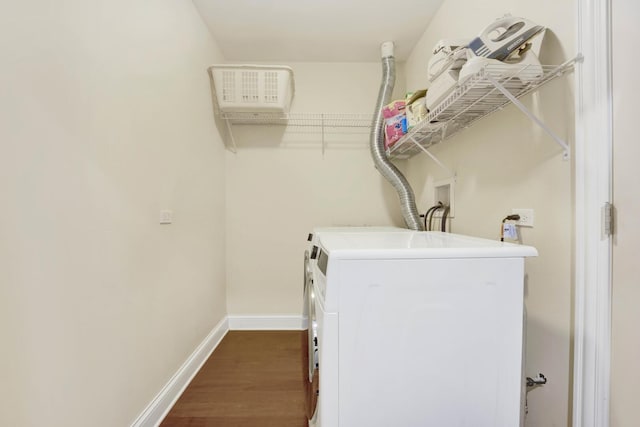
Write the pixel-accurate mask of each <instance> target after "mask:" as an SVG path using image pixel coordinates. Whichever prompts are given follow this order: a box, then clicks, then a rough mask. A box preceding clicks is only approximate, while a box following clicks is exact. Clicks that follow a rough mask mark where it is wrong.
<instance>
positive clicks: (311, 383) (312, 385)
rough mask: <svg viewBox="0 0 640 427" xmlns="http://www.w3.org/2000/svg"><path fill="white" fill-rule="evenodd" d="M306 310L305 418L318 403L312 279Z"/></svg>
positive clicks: (315, 321) (313, 410)
mask: <svg viewBox="0 0 640 427" xmlns="http://www.w3.org/2000/svg"><path fill="white" fill-rule="evenodd" d="M307 291H308V292H307V296H308V297H307V310H308V313H309V322H308V326H307V338H308V342H307V349H308V358H309V363H308V368H309V369H308V372H307V375H308V376H307V384H306V390H307V418H309V419H311V418H312V417H313V416H314V413H315V410H316V406H317V403H318V393H319V380H320V369H319V366H318V319H317V317H316V304H315V298H316V295H315V292H314V290H313V280H312V279H310V281H309V284H308V287H307Z"/></svg>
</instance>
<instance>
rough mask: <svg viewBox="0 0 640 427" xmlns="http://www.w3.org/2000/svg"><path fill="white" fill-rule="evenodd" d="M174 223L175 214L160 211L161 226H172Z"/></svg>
mask: <svg viewBox="0 0 640 427" xmlns="http://www.w3.org/2000/svg"><path fill="white" fill-rule="evenodd" d="M172 222H173V212H172V211H169V210H162V211H160V224H171V223H172Z"/></svg>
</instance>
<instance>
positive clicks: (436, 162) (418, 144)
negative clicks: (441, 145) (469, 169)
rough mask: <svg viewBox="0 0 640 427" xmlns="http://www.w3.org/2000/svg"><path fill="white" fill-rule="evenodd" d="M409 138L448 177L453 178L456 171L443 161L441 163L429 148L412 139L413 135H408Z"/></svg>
mask: <svg viewBox="0 0 640 427" xmlns="http://www.w3.org/2000/svg"><path fill="white" fill-rule="evenodd" d="M409 140H410V141H411V142H413V143H414V144H415V145H416V146H417V147H418V148H420V149H421V150H422V151H424V153H425V154H426V155H427V156H429V157H430V158H431V160H433V161H434V162H435V164H436V165H438V166H440V167H441V168H442V169H443V170H445V171H446V172H447V173H448V174H449V177H450V178H455V176H456V173H455V172H454V171H452V170H451V169H449V168H448V167H447V166H446V165H445V164H444V163H442V162H441V161H440V160H439V159H438V158H437V157H436V156H434V155H433V154H432V153H431V152H430V151H429V150H427V149H426V148H424V147H423V146H422V145H421V144H420V143H419V142H418V141H416V140H415V139H414V137H413V136H410V137H409Z"/></svg>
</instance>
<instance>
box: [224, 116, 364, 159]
mask: <svg viewBox="0 0 640 427" xmlns="http://www.w3.org/2000/svg"><path fill="white" fill-rule="evenodd" d="M219 117H220V118H221V119H222V120H224V122H225V123H226V125H227V130H228V141H227V142H226V144H227V147H228V148H229V149H230V150H231V151H233V152H235V151H236V143H235V139H234V137H233V129H232V126H235V125H262V126H287V127H288V128H310V131H311V132H315V133H319V134H320V135H321V138H322V146H323V150H324V145H325V133H326V134H329V133H331V134H335V133H354V132H358V133H368V132H369V129H370V128H371V123H372V121H373V114H352V113H330V114H327V113H265V112H260V113H247V112H224V113H219Z"/></svg>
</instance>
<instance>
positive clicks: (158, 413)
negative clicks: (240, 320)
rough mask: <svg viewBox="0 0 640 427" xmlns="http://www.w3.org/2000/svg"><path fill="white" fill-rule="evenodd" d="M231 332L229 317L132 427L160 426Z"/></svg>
mask: <svg viewBox="0 0 640 427" xmlns="http://www.w3.org/2000/svg"><path fill="white" fill-rule="evenodd" d="M228 331H229V321H228V319H227V317H225V318H224V319H222V320H221V321H220V322H219V323H218V324H217V325H216V326H215V327H214V328H213V329H212V330H211V332H210V333H209V335H207V337H206V338H205V339H204V340H203V341H202V342H201V343H200V345H199V346H198V347H197V348H196V349H195V351H194V352H193V353H191V356H189V358H187V360H186V361H185V362H184V363H183V364H182V366H181V367H180V369H178V371H177V372H176V373H175V374H174V375H173V377H171V379H170V380H169V382H167V384H166V385H165V386H164V387H163V388H162V390H160V393H158V395H157V396H156V397H155V398H154V399H153V400H152V401H151V403H149V405H148V406H147V407H146V408H145V410H144V411H142V413H141V414H140V416H139V417H138V418H137V419H136V420H135V421H134V422H133V424H132V425H131V427H155V426H158V425H160V423H161V422H162V420H163V419H164V417H166V415H167V414H168V413H169V410H171V408H172V407H173V405H174V404H175V403H176V401H177V400H178V398H179V397H180V396H181V395H182V393H183V392H184V390H185V389H186V388H187V386H188V385H189V383H190V382H191V380H192V379H193V377H195V375H196V374H197V373H198V371H199V370H200V368H201V367H202V365H204V362H206V361H207V359H208V358H209V356H210V355H211V353H213V350H215V349H216V347H217V346H218V344H220V341H222V338H224V336H225V334H226V333H227V332H228Z"/></svg>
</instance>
